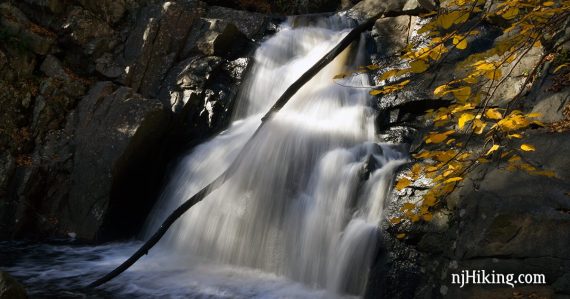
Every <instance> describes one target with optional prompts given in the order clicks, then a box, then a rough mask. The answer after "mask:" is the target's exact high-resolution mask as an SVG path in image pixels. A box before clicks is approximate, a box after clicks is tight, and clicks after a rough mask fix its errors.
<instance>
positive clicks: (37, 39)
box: [0, 3, 56, 55]
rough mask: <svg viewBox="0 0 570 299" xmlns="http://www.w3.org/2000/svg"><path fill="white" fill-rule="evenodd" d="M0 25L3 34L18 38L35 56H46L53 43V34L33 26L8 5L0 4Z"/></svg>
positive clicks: (17, 10) (19, 12)
mask: <svg viewBox="0 0 570 299" xmlns="http://www.w3.org/2000/svg"><path fill="white" fill-rule="evenodd" d="M0 24H1V25H2V30H3V32H4V34H6V35H8V36H16V37H18V38H19V39H20V41H21V42H22V44H23V46H26V47H29V49H31V50H32V51H33V52H35V53H37V54H41V55H45V54H48V53H49V51H50V50H51V48H52V46H53V45H54V43H55V38H56V35H55V34H54V33H53V32H51V31H49V30H47V29H45V28H43V27H40V26H38V25H37V24H34V23H33V22H31V21H30V20H29V19H28V18H27V17H26V15H25V14H24V13H23V12H22V11H20V10H19V9H18V8H17V7H15V6H12V5H11V4H9V3H0Z"/></svg>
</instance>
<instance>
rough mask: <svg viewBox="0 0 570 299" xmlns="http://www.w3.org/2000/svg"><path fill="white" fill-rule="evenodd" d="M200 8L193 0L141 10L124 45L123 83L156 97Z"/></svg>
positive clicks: (168, 3)
mask: <svg viewBox="0 0 570 299" xmlns="http://www.w3.org/2000/svg"><path fill="white" fill-rule="evenodd" d="M202 11H203V8H202V7H201V6H199V4H198V3H194V2H192V3H191V4H188V5H183V4H179V3H177V2H166V3H164V4H163V5H162V6H160V7H155V6H152V7H149V8H146V9H143V10H142V11H141V12H140V16H139V17H138V18H137V19H138V22H137V25H136V27H135V28H134V30H133V31H132V33H131V34H130V36H129V38H128V40H127V42H126V44H125V49H126V51H125V61H126V63H127V65H128V69H127V71H126V78H125V83H126V84H127V85H128V86H130V87H132V88H133V89H134V90H135V91H137V92H139V93H140V94H142V95H143V96H151V97H155V96H157V95H158V90H159V87H160V84H161V82H162V79H163V78H164V76H165V75H166V74H167V72H168V70H169V69H170V68H171V67H172V66H173V64H174V63H175V62H176V61H177V59H178V58H179V55H180V53H181V52H182V50H183V48H184V46H185V41H186V37H187V36H188V34H189V32H190V30H191V28H192V26H193V24H194V22H196V20H197V19H198V17H199V16H200V14H201V13H202Z"/></svg>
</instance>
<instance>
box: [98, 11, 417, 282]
mask: <svg viewBox="0 0 570 299" xmlns="http://www.w3.org/2000/svg"><path fill="white" fill-rule="evenodd" d="M421 11H423V10H422V9H412V10H407V11H402V12H382V13H379V14H378V15H376V16H374V17H372V18H370V19H368V20H367V21H366V22H365V23H363V24H361V25H359V26H358V27H356V28H354V29H352V31H350V33H348V35H346V36H345V37H344V38H343V39H342V40H341V41H340V43H339V44H338V45H337V46H335V47H334V48H333V49H332V50H331V51H329V52H328V53H327V54H326V55H325V56H323V58H321V59H320V60H319V61H318V62H317V63H316V64H315V65H313V66H312V67H311V68H310V69H309V70H308V71H307V72H305V73H304V74H303V75H302V76H301V77H300V78H299V79H297V80H296V81H295V82H294V83H293V84H291V86H289V88H287V90H286V91H285V92H284V93H283V95H282V96H281V97H280V98H279V99H278V100H277V101H276V102H275V104H274V105H273V107H271V109H269V111H268V112H267V113H266V114H265V116H263V118H262V123H261V125H260V126H259V127H258V128H257V130H256V131H255V133H254V134H253V135H252V136H251V137H250V139H249V140H248V141H247V143H246V145H245V147H244V148H243V149H242V150H241V152H240V153H239V154H238V155H237V158H236V159H235V160H234V162H233V163H232V164H231V165H230V166H229V167H228V169H227V170H226V171H224V172H223V173H222V174H221V175H220V176H219V177H218V178H216V179H215V180H214V181H213V182H211V183H210V184H208V185H207V186H206V187H204V188H203V189H202V190H200V191H198V193H196V194H194V195H193V196H192V197H190V198H189V199H188V200H186V201H185V202H184V203H183V204H182V205H180V206H179V207H178V208H177V209H176V210H174V211H173V212H172V213H171V214H170V215H169V216H168V217H167V218H166V220H164V222H163V223H162V225H161V226H160V228H159V229H158V230H157V231H156V232H155V233H154V234H153V235H152V237H150V239H149V240H148V241H146V242H145V243H144V244H143V245H142V246H141V247H140V248H139V249H138V250H137V251H136V252H135V253H134V254H133V255H132V256H131V257H129V258H128V259H127V260H126V261H124V262H123V263H122V264H121V265H119V266H118V267H117V268H115V269H114V270H113V271H111V272H109V273H107V274H106V275H105V276H103V277H101V278H99V279H97V280H96V281H94V282H93V283H91V284H89V285H88V286H87V287H88V288H92V287H97V286H100V285H102V284H104V283H106V282H108V281H109V280H111V279H113V278H115V277H116V276H117V275H119V274H121V273H123V272H124V271H125V270H127V269H128V268H129V267H130V266H132V265H133V264H134V263H135V262H136V261H137V260H139V259H140V258H141V257H142V256H143V255H146V254H147V253H148V251H149V250H150V249H151V248H152V247H153V246H154V245H155V244H156V243H158V241H159V240H160V239H161V238H162V236H164V234H165V233H166V232H167V231H168V229H169V228H170V227H171V226H172V224H174V222H175V221H176V220H177V219H178V218H179V217H180V216H182V215H183V214H184V213H185V212H186V211H188V210H189V209H190V208H191V207H192V206H193V205H195V204H196V203H198V202H199V201H201V200H202V199H204V198H205V197H206V196H207V195H208V194H210V192H211V191H212V190H215V189H216V188H217V187H219V186H220V185H221V184H223V183H224V182H225V181H226V178H227V177H228V176H229V175H230V174H231V173H232V172H233V170H234V169H235V168H236V167H237V166H238V164H239V163H238V161H239V160H240V159H239V157H241V156H242V155H243V154H244V153H245V152H246V151H247V150H248V144H250V141H251V140H252V139H253V138H254V137H255V136H256V135H257V133H258V132H259V131H260V130H261V128H262V127H263V125H264V124H265V123H266V122H267V120H269V119H271V117H272V116H273V115H274V114H275V113H277V112H278V111H279V110H281V108H283V106H284V105H285V104H286V103H287V102H288V101H289V100H290V99H291V97H293V95H295V93H297V91H299V89H300V88H301V87H303V85H305V83H307V82H308V81H309V80H311V79H312V78H313V77H314V76H315V75H316V74H317V73H318V72H319V71H320V70H322V69H323V68H324V67H325V66H327V65H328V64H329V63H330V62H331V61H332V60H333V59H334V58H336V57H337V56H338V55H339V54H340V53H341V52H342V51H344V50H345V49H346V48H347V47H348V46H349V45H350V44H351V43H352V42H353V41H355V40H357V38H358V37H360V34H361V33H362V32H364V31H366V30H370V28H371V27H372V26H373V25H374V23H375V22H376V20H377V19H379V18H381V17H383V16H386V17H388V16H390V17H392V16H397V15H406V14H410V15H413V14H418V13H420V12H421Z"/></svg>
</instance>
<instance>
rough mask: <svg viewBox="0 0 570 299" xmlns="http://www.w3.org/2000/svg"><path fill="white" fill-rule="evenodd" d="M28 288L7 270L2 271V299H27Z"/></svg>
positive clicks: (0, 291) (0, 281)
mask: <svg viewBox="0 0 570 299" xmlns="http://www.w3.org/2000/svg"><path fill="white" fill-rule="evenodd" d="M27 298H28V294H27V292H26V289H25V288H24V287H23V286H22V285H21V284H20V283H19V282H18V281H16V279H14V278H13V277H12V276H10V275H9V274H8V273H6V272H2V271H0V299H27Z"/></svg>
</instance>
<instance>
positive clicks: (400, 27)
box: [371, 16, 412, 56]
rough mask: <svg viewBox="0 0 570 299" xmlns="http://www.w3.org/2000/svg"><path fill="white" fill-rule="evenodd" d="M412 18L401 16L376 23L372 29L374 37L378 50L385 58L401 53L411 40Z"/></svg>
mask: <svg viewBox="0 0 570 299" xmlns="http://www.w3.org/2000/svg"><path fill="white" fill-rule="evenodd" d="M411 18H412V17H410V16H399V17H395V18H383V19H379V20H378V21H376V23H375V24H374V27H373V29H372V32H371V34H372V37H373V38H374V40H375V41H377V44H376V48H377V49H378V52H380V53H382V55H383V56H392V55H394V54H397V53H399V52H400V51H402V49H403V48H404V47H405V46H406V45H407V44H408V41H409V40H410V39H411V34H412V31H411V30H410V26H411V25H412V20H411Z"/></svg>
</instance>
